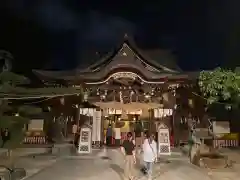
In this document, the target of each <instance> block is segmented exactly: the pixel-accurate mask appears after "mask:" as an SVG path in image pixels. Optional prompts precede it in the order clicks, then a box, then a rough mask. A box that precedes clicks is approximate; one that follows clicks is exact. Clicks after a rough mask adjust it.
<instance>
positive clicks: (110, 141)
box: [106, 124, 113, 146]
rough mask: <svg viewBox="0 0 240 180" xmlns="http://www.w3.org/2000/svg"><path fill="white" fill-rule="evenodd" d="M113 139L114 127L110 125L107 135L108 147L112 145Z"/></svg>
mask: <svg viewBox="0 0 240 180" xmlns="http://www.w3.org/2000/svg"><path fill="white" fill-rule="evenodd" d="M112 137H113V132H112V126H111V124H109V125H108V128H107V134H106V144H107V146H110V145H112Z"/></svg>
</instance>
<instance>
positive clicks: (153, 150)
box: [148, 139, 157, 157]
mask: <svg viewBox="0 0 240 180" xmlns="http://www.w3.org/2000/svg"><path fill="white" fill-rule="evenodd" d="M148 144H149V146H150V148H151V150H152V153H153V154H154V156H155V157H157V156H156V154H155V152H154V150H153V147H152V146H151V144H150V142H149V139H148Z"/></svg>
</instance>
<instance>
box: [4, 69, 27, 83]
mask: <svg viewBox="0 0 240 180" xmlns="http://www.w3.org/2000/svg"><path fill="white" fill-rule="evenodd" d="M0 81H1V83H2V84H9V85H11V86H16V85H24V84H29V83H30V81H29V79H28V78H26V77H24V76H21V75H18V74H15V73H12V72H9V71H3V72H2V73H1V74H0Z"/></svg>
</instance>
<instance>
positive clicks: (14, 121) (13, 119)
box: [0, 116, 29, 149]
mask: <svg viewBox="0 0 240 180" xmlns="http://www.w3.org/2000/svg"><path fill="white" fill-rule="evenodd" d="M28 121H29V119H28V118H24V117H21V116H0V127H1V128H3V129H4V128H8V129H9V132H10V140H9V141H7V142H6V144H5V145H4V148H7V149H14V148H16V147H18V146H19V145H20V143H21V142H22V140H23V138H24V131H23V128H24V125H25V124H27V123H28Z"/></svg>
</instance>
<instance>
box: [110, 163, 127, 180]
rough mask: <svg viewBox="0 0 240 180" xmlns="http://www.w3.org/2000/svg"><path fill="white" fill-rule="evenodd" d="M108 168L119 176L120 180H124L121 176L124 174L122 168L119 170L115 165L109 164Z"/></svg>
mask: <svg viewBox="0 0 240 180" xmlns="http://www.w3.org/2000/svg"><path fill="white" fill-rule="evenodd" d="M110 168H111V169H112V170H114V171H115V172H116V173H117V174H118V175H119V177H120V178H121V179H124V177H123V174H124V170H123V168H121V167H120V166H119V165H117V164H110Z"/></svg>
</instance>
